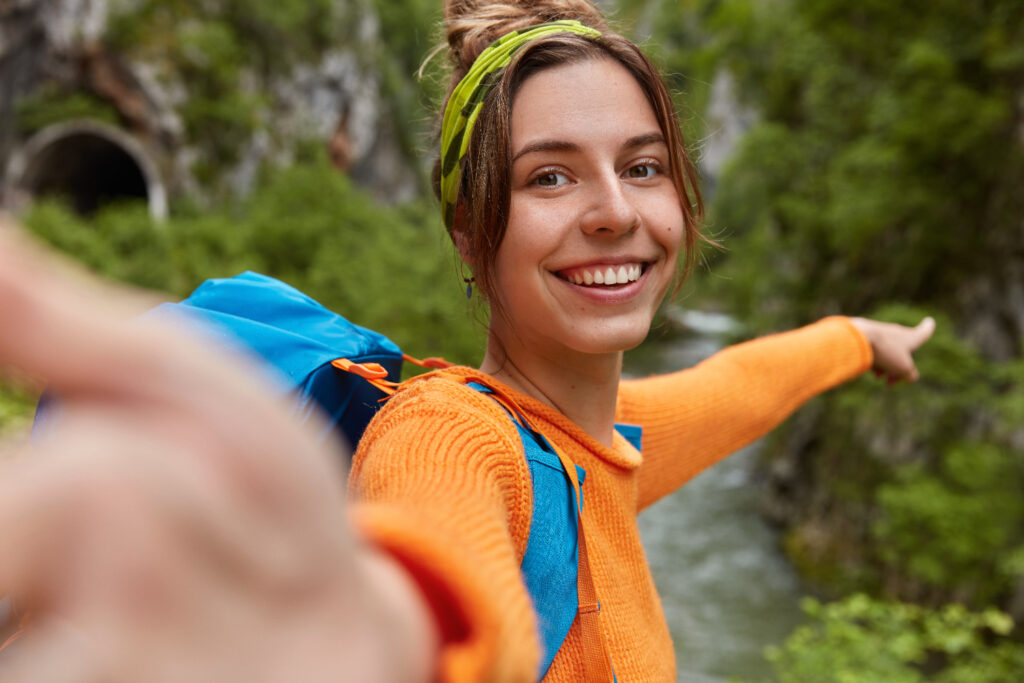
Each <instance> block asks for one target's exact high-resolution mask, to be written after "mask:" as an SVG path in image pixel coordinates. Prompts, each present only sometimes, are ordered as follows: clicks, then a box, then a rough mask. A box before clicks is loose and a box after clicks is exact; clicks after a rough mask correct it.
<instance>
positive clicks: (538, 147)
mask: <svg viewBox="0 0 1024 683" xmlns="http://www.w3.org/2000/svg"><path fill="white" fill-rule="evenodd" d="M579 151H580V146H579V145H577V144H576V143H573V142H567V141H565V140H538V141H537V142H531V143H530V144H528V145H526V146H525V147H523V148H522V149H521V150H519V151H518V152H516V154H515V156H513V157H512V163H513V164H514V163H515V162H516V159H518V158H519V157H521V156H524V155H526V154H532V153H533V152H579Z"/></svg>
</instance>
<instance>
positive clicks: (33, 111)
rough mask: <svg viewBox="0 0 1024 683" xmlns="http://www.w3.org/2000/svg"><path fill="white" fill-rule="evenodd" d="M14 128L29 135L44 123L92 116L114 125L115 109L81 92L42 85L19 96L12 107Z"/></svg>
mask: <svg viewBox="0 0 1024 683" xmlns="http://www.w3.org/2000/svg"><path fill="white" fill-rule="evenodd" d="M14 111H15V119H16V120H17V126H18V130H19V131H20V132H21V133H22V134H26V135H27V134H31V133H34V132H36V131H39V130H42V129H43V128H46V127H47V126H49V125H51V124H54V123H60V122H61V121H69V120H72V119H92V120H94V121H101V122H103V123H108V124H110V125H117V124H118V122H119V117H118V114H117V111H116V110H115V109H114V108H113V107H112V106H111V105H110V104H108V103H106V102H103V101H102V100H98V99H96V98H95V97H91V96H89V95H86V94H84V93H77V92H76V93H65V92H62V91H58V90H54V89H50V88H44V89H42V90H40V91H39V92H37V93H35V94H33V95H31V96H29V97H23V98H21V99H19V100H18V101H17V102H16V103H15V106H14Z"/></svg>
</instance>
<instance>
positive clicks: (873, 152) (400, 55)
mask: <svg viewBox="0 0 1024 683" xmlns="http://www.w3.org/2000/svg"><path fill="white" fill-rule="evenodd" d="M600 4H601V5H602V7H603V8H604V9H605V10H606V11H607V12H608V13H610V15H611V16H612V19H613V22H614V23H616V25H617V26H618V27H619V28H620V29H621V31H622V32H623V33H624V34H625V35H628V36H630V37H632V38H634V39H635V40H637V41H639V42H640V43H641V44H642V45H644V46H645V48H646V49H647V50H648V52H649V54H651V55H652V57H654V59H655V60H656V61H657V62H658V63H659V64H660V65H661V66H662V67H663V68H664V69H665V72H666V74H667V78H668V81H669V83H670V85H671V87H672V89H673V90H674V92H675V93H676V95H677V102H678V106H679V109H680V112H681V114H682V119H683V126H684V130H685V133H686V136H687V139H688V141H689V143H690V146H691V151H692V154H693V155H694V157H695V158H696V159H697V160H698V161H699V164H700V168H701V172H702V176H703V188H704V192H705V195H706V197H707V199H708V204H709V216H708V220H707V224H706V232H707V234H708V236H710V237H711V238H713V239H714V240H716V241H717V242H718V243H719V244H720V245H721V246H720V247H706V248H704V249H703V250H702V255H701V267H700V268H699V269H698V272H697V273H696V274H695V275H694V276H693V277H692V278H691V279H690V280H689V282H688V284H687V285H686V287H685V288H684V290H683V293H682V295H681V296H680V297H678V298H677V300H676V301H674V302H672V303H670V304H669V305H667V306H666V308H665V310H664V312H663V319H662V321H661V322H660V324H659V325H658V329H657V331H656V333H655V334H653V335H652V338H651V339H650V340H649V341H648V342H647V343H645V344H644V346H642V347H641V348H640V349H638V350H637V351H636V352H634V353H633V354H632V356H631V357H630V358H629V360H628V371H629V372H630V373H632V374H646V373H649V372H657V371H664V370H670V369H675V368H679V367H683V366H686V365H690V364H692V363H695V362H697V361H699V359H700V358H703V357H705V356H706V355H708V354H709V353H712V352H713V351H714V350H715V349H716V348H719V347H720V346H722V345H724V344H728V343H731V342H734V341H737V340H739V339H743V338H748V337H750V336H754V335H757V334H762V333H766V332H771V331H776V330H781V329H786V328H789V327H793V326H797V325H801V324H804V323H807V322H811V321H813V320H816V319H818V318H820V317H822V316H824V315H829V314H832V313H847V314H861V315H872V316H876V317H881V318H884V319H887V320H893V321H898V322H904V323H915V322H917V320H919V319H920V317H922V316H923V315H933V316H935V317H936V318H937V320H938V322H939V327H938V331H937V333H936V337H935V338H934V339H933V340H932V342H931V343H930V344H929V345H928V346H927V347H926V348H925V349H924V350H923V351H922V352H921V353H920V354H919V367H920V370H921V374H922V380H921V381H920V382H919V383H918V384H916V385H914V386H895V387H892V388H890V389H888V390H886V389H885V388H884V387H882V386H880V385H879V384H878V382H877V381H874V380H873V378H870V377H865V378H862V379H860V380H857V381H855V382H853V383H851V384H850V385H848V386H846V387H844V388H842V389H840V390H836V391H833V392H830V393H829V394H827V395H825V396H823V397H820V398H818V399H816V400H814V401H812V402H811V403H810V404H809V405H808V406H807V407H806V408H804V409H803V410H801V411H800V412H799V413H798V414H797V415H796V416H794V417H793V418H792V419H790V420H789V421H788V422H787V423H786V424H785V425H784V426H783V427H782V428H780V429H779V430H777V431H776V432H775V433H774V434H773V435H771V436H770V437H769V438H767V439H765V440H764V441H763V442H761V443H759V444H757V445H755V446H754V447H753V448H751V449H747V450H746V451H744V452H743V453H741V454H739V455H737V456H735V457H734V458H730V459H729V460H727V461H725V462H723V463H722V464H720V465H718V466H716V467H715V468H712V469H711V470H709V471H708V472H707V473H705V474H703V475H701V476H700V477H698V479H697V480H695V481H694V482H693V483H692V484H690V485H688V486H687V487H685V488H684V489H683V490H682V491H680V492H679V493H678V494H677V495H675V496H673V497H671V498H669V499H667V500H665V501H663V502H661V503H659V504H657V505H655V506H654V507H653V508H652V509H651V510H649V511H647V512H645V513H644V515H643V516H642V517H641V528H642V530H643V533H644V537H645V542H646V543H647V545H648V552H649V557H650V560H651V564H652V567H653V570H654V572H655V576H656V580H657V582H658V586H659V589H660V590H661V592H662V594H663V597H664V601H665V611H666V615H667V617H668V619H669V621H670V625H671V628H672V631H673V636H674V638H675V640H676V646H677V652H678V659H679V670H680V673H679V680H680V681H693V682H704V681H708V682H710V681H726V680H746V681H763V680H777V681H793V682H797V681H801V682H802V681H814V682H817V681H825V682H827V681H847V682H848V681H865V682H867V681H895V682H903V681H908V682H910V681H922V680H935V681H947V682H963V683H968V682H988V681H1019V680H1024V627H1021V626H1019V625H1018V626H1015V624H1020V623H1021V622H1022V620H1024V360H1022V357H1021V352H1022V344H1024V341H1022V340H1024V0H971V1H969V2H965V1H964V0H927V1H926V0H904V1H903V2H898V3H896V2H888V1H885V2H883V1H881V0H857V1H856V2H849V0H842V1H840V0H675V1H672V0H620V1H619V2H610V1H608V2H602V3H600ZM439 5H440V2H439V0H246V1H244V2H243V1H242V0H0V206H2V207H3V208H5V209H6V210H9V211H12V212H15V213H16V214H17V215H18V216H19V217H20V219H21V220H22V222H23V223H25V224H26V225H27V226H28V227H29V228H30V229H31V230H32V231H33V232H35V233H36V234H38V235H39V236H40V237H41V238H42V239H44V240H45V241H47V242H49V243H51V244H52V245H54V246H55V247H56V248H58V249H61V250H63V251H66V252H68V253H69V254H71V255H72V256H74V257H75V258H77V259H79V260H81V261H82V262H84V263H85V264H87V265H88V266H89V267H91V268H93V269H95V270H96V271H98V272H100V273H103V274H104V275H106V276H108V277H110V278H113V279H115V280H119V281H123V282H126V283H131V284H134V285H139V286H142V287H147V288H151V289H155V290H160V291H163V292H166V293H167V294H168V296H170V297H181V296H184V295H186V294H187V293H188V292H190V291H191V289H193V288H194V287H195V286H196V285H198V284H199V283H200V282H201V281H202V280H203V279H205V278H208V277H220V276H226V275H231V274H235V273H237V272H240V271H242V270H246V269H252V270H258V271H261V272H265V273H268V274H271V275H274V276H277V277H279V278H282V279H284V280H286V281H287V282H289V283H291V284H292V285H295V286H297V287H299V288H300V289H302V290H304V291H306V292H307V293H309V294H310V295H311V296H313V297H314V298H317V299H319V300H320V301H321V302H323V303H324V304H325V305H327V306H328V307H330V308H332V309H334V310H337V311H339V312H342V313H343V314H344V315H346V316H347V317H349V318H351V319H352V320H353V321H355V322H357V323H359V324H362V325H365V326H369V327H372V328H374V329H378V330H381V331H384V332H385V333H387V334H388V335H389V336H391V337H392V338H393V339H394V340H395V341H396V342H398V343H399V345H401V346H402V347H403V348H404V349H406V350H407V351H409V352H410V353H413V354H415V355H420V356H424V355H444V356H445V357H447V358H448V359H449V360H453V361H458V362H464V363H469V364H475V363H476V362H478V360H479V357H480V355H481V353H482V342H483V334H482V330H483V325H482V320H483V319H484V314H483V312H482V311H480V310H479V309H478V308H477V307H476V306H475V305H474V304H473V303H472V302H470V303H467V301H466V299H465V296H464V293H463V283H462V282H461V277H460V276H459V274H458V269H457V263H456V259H455V256H454V255H453V253H452V250H451V249H450V247H449V245H448V240H447V237H446V236H445V235H444V230H443V227H442V225H441V222H440V219H439V217H438V215H437V214H438V212H437V210H436V206H435V201H434V199H433V198H432V195H431V192H430V190H429V183H428V180H427V178H428V172H429V167H430V164H431V162H432V159H433V157H432V155H433V150H434V147H435V145H434V137H433V135H434V130H435V114H436V107H437V104H436V103H437V101H438V99H439V97H440V95H441V94H442V92H443V87H444V84H445V80H444V75H443V68H442V67H443V64H442V63H443V61H444V59H443V57H438V58H437V59H435V60H434V62H433V63H431V64H429V65H428V66H427V68H426V70H425V74H424V77H423V78H421V79H417V78H416V76H415V72H416V71H417V69H418V68H419V66H420V63H421V61H422V60H423V58H424V56H425V55H426V54H427V53H428V52H429V51H430V49H431V48H432V47H433V46H434V45H435V44H436V43H437V42H438V37H439V35H438V33H437V31H436V26H437V21H438V19H439V13H440V7H439ZM33 403H34V397H33V396H32V395H31V394H30V392H26V391H25V390H23V389H17V388H15V387H13V386H10V385H0V433H7V434H10V433H12V432H14V431H16V430H18V429H21V428H23V427H25V426H26V425H27V424H28V423H29V422H30V420H31V414H32V410H33ZM709 428H721V427H720V426H717V425H709ZM683 447H684V448H685V445H684V446H683ZM6 610H7V607H6V605H5V604H4V603H2V602H0V621H3V620H4V619H5V612H6ZM638 646H641V647H642V644H638Z"/></svg>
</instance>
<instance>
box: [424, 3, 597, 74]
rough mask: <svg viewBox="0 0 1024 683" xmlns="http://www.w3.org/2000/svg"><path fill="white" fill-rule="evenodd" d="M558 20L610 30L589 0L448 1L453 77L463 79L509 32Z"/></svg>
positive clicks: (446, 22)
mask: <svg viewBox="0 0 1024 683" xmlns="http://www.w3.org/2000/svg"><path fill="white" fill-rule="evenodd" d="M559 19H575V20H576V21H579V22H580V23H582V24H585V25H587V26H590V27H592V28H595V29H597V30H598V31H601V32H602V33H604V32H606V31H607V30H608V23H607V22H606V21H605V18H604V15H602V14H601V10H599V9H598V8H597V7H596V6H595V5H594V3H593V2H590V0H520V1H518V2H516V1H514V0H510V1H509V2H494V1H493V0H445V2H444V25H445V32H446V38H447V42H448V50H449V55H450V57H451V60H452V67H453V69H454V73H453V74H452V75H453V76H454V77H455V78H460V77H461V75H462V74H465V73H466V71H468V70H469V67H470V66H471V65H472V64H473V62H474V61H475V60H476V58H477V57H478V56H479V55H480V53H481V52H483V51H484V49H485V48H486V47H487V46H488V45H490V44H491V43H492V42H494V41H495V40H497V39H498V38H500V37H501V36H503V35H505V34H506V33H508V32H509V31H514V30H516V29H520V28H525V27H527V26H534V25H536V24H543V23H545V22H548V21H556V20H559Z"/></svg>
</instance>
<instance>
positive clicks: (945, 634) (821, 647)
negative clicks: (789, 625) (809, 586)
mask: <svg viewBox="0 0 1024 683" xmlns="http://www.w3.org/2000/svg"><path fill="white" fill-rule="evenodd" d="M803 608H804V611H805V612H806V613H807V615H808V617H809V618H810V623H808V624H807V625H805V626H802V627H800V628H798V629H797V630H796V631H795V632H794V633H793V634H792V635H791V636H790V637H789V638H788V639H787V640H786V642H785V643H784V644H783V645H782V646H780V647H774V648H769V650H768V651H767V653H766V656H767V658H768V660H769V662H771V666H772V671H773V673H774V674H775V676H776V677H777V678H776V679H777V680H778V681H780V682H781V683H832V682H834V683H878V682H879V681H885V683H918V682H920V681H936V682H938V683H1001V682H1004V681H1005V682H1006V683H1011V682H1012V681H1017V680H1020V678H1019V677H1020V673H1021V671H1024V646H1021V645H1020V644H1019V643H1015V642H1013V641H1012V640H1011V639H1010V638H1009V637H1008V636H1009V634H1010V632H1011V631H1012V630H1013V620H1012V619H1010V617H1008V616H1007V615H1006V614H1003V613H1002V612H999V611H997V610H995V609H986V610H983V611H980V612H971V611H968V610H967V609H965V608H964V607H962V606H960V605H948V606H946V607H943V608H941V609H927V608H923V607H920V606H917V605H908V604H903V603H898V602H882V601H877V600H872V599H870V598H868V597H867V596H865V595H862V594H860V595H854V596H852V597H849V598H847V599H845V600H842V601H840V602H834V603H830V604H821V603H819V602H817V601H816V600H813V599H807V600H805V602H804V604H803Z"/></svg>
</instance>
